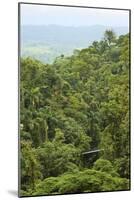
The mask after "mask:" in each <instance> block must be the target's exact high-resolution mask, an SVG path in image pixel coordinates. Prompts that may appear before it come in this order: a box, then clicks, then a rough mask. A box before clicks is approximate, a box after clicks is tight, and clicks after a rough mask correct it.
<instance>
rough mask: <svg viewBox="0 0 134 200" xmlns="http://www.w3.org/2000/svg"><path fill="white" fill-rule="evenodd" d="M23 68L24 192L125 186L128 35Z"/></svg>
mask: <svg viewBox="0 0 134 200" xmlns="http://www.w3.org/2000/svg"><path fill="white" fill-rule="evenodd" d="M20 72H21V74H20V111H21V113H20V140H21V189H22V191H21V196H26V195H43V194H46V195H47V194H64V193H80V192H95V191H112V190H127V189H129V178H130V171H129V153H130V152H129V145H130V144H129V136H130V133H129V35H124V36H123V35H122V36H120V37H119V38H117V37H116V36H115V34H114V33H113V32H112V31H111V30H107V31H106V32H105V36H104V40H101V41H100V42H98V41H94V42H93V44H92V45H91V46H89V47H88V48H86V49H82V50H76V51H74V54H73V55H72V56H70V57H65V56H63V55H61V57H58V58H56V59H55V61H54V63H53V64H51V65H50V64H42V63H41V62H39V61H37V60H32V59H31V58H26V59H22V60H21V67H20ZM94 149H103V151H101V152H100V153H97V154H96V153H95V154H87V155H86V156H83V154H82V153H83V152H87V151H90V150H94Z"/></svg>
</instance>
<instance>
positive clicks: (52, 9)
mask: <svg viewBox="0 0 134 200" xmlns="http://www.w3.org/2000/svg"><path fill="white" fill-rule="evenodd" d="M49 24H56V25H64V26H90V25H105V26H129V12H128V11H127V10H125V11H124V10H110V9H94V8H76V7H75V8H74V7H63V6H46V5H31V4H21V25H49Z"/></svg>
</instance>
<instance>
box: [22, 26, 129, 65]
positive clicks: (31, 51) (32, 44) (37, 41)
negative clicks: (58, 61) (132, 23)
mask: <svg viewBox="0 0 134 200" xmlns="http://www.w3.org/2000/svg"><path fill="white" fill-rule="evenodd" d="M106 29H112V30H113V31H114V32H115V33H116V35H117V36H119V35H123V34H126V33H128V32H129V30H128V27H111V26H102V25H93V26H79V27H72V26H59V25H39V26H33V25H24V26H22V27H21V47H22V49H21V56H22V57H27V56H31V57H33V58H36V59H39V60H41V61H43V62H48V63H51V62H53V60H54V59H55V58H56V57H57V56H59V55H60V54H65V55H70V54H71V53H72V52H73V50H74V49H81V48H85V47H88V46H89V45H90V44H91V43H92V42H93V41H94V40H100V39H102V38H103V34H104V32H105V30H106Z"/></svg>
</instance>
